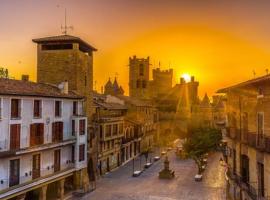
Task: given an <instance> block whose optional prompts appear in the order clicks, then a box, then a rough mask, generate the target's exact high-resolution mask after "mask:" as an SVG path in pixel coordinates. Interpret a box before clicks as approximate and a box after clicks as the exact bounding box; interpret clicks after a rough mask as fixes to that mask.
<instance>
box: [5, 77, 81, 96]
mask: <svg viewBox="0 0 270 200" xmlns="http://www.w3.org/2000/svg"><path fill="white" fill-rule="evenodd" d="M0 95H19V96H40V97H56V98H70V99H82V98H84V97H83V96H80V95H78V94H76V93H75V92H73V91H69V93H68V94H63V93H62V92H61V90H60V89H59V88H58V87H57V86H56V85H52V84H44V83H35V82H30V81H21V80H13V79H5V78H0Z"/></svg>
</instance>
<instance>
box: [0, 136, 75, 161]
mask: <svg viewBox="0 0 270 200" xmlns="http://www.w3.org/2000/svg"><path fill="white" fill-rule="evenodd" d="M47 137H48V136H47V135H45V136H44V137H42V139H41V138H38V139H37V140H36V142H33V141H30V139H29V138H22V139H21V140H20V141H19V144H20V146H19V148H17V149H11V148H10V147H9V140H8V139H6V140H2V141H0V158H4V157H9V156H15V155H21V154H26V153H33V152H35V151H43V150H47V149H52V148H56V147H60V146H65V145H69V144H73V143H75V142H76V137H75V136H70V137H69V138H67V139H65V140H61V141H57V142H55V141H52V142H43V141H44V140H43V138H44V139H45V138H47ZM41 141H42V142H41Z"/></svg>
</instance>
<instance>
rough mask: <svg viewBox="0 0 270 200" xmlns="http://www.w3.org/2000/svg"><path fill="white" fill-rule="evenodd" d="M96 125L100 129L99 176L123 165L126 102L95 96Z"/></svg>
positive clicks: (99, 95) (106, 96) (108, 96)
mask: <svg viewBox="0 0 270 200" xmlns="http://www.w3.org/2000/svg"><path fill="white" fill-rule="evenodd" d="M94 106H95V108H96V112H95V114H94V119H93V120H94V124H95V126H97V127H98V141H97V142H98V174H99V175H103V174H105V173H107V172H110V171H111V170H113V169H114V168H117V167H119V166H120V165H121V164H122V161H121V147H122V142H123V139H124V138H125V137H124V136H125V135H124V133H125V131H124V117H125V115H126V112H127V107H126V106H125V105H124V102H123V101H121V100H120V99H117V98H116V97H113V96H110V95H102V94H94Z"/></svg>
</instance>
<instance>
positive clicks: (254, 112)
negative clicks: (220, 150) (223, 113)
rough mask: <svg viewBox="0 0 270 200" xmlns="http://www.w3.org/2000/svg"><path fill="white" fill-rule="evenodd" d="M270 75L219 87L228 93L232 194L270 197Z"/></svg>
mask: <svg viewBox="0 0 270 200" xmlns="http://www.w3.org/2000/svg"><path fill="white" fill-rule="evenodd" d="M269 84H270V76H269V75H266V76H263V77H259V78H256V79H252V80H248V81H246V82H242V83H239V84H237V85H234V86H232V87H228V88H224V89H221V90H219V91H218V92H220V93H226V96H227V102H226V110H227V118H228V124H227V128H226V130H227V131H226V142H227V164H228V172H227V174H228V196H229V197H230V198H231V199H247V200H251V199H252V200H255V199H269V198H270V182H269V180H270V179H269V178H270V171H269V168H270V132H269V130H270V124H269V119H270V101H269V94H270V87H269Z"/></svg>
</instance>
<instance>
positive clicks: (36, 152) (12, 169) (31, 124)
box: [0, 79, 88, 200]
mask: <svg viewBox="0 0 270 200" xmlns="http://www.w3.org/2000/svg"><path fill="white" fill-rule="evenodd" d="M0 88H1V90H0V135H1V137H0V199H29V200H30V199H31V200H33V199H40V200H45V199H47V198H48V199H54V198H59V199H64V197H65V195H67V194H68V193H69V192H70V191H73V190H76V189H82V188H83V187H85V188H86V187H87V184H88V181H87V153H86V147H87V118H86V116H85V115H84V112H83V103H84V98H83V97H82V96H79V95H77V94H76V93H74V92H72V91H69V90H68V83H67V82H63V83H61V84H60V85H59V86H54V85H48V84H44V83H33V82H29V81H20V80H11V79H0Z"/></svg>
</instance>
